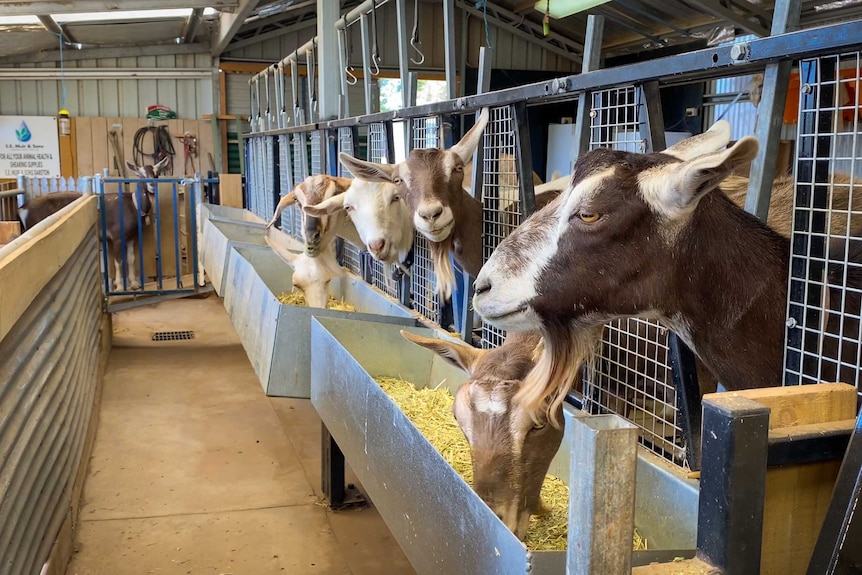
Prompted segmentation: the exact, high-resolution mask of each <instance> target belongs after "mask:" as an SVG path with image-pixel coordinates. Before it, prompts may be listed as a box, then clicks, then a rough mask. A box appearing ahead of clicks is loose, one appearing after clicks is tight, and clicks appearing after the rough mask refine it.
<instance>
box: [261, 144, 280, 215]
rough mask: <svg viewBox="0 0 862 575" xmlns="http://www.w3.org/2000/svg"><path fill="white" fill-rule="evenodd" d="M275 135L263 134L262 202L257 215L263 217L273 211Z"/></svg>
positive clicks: (276, 175)
mask: <svg viewBox="0 0 862 575" xmlns="http://www.w3.org/2000/svg"><path fill="white" fill-rule="evenodd" d="M275 138H276V136H265V137H264V138H263V139H264V147H265V152H264V182H263V188H262V189H261V192H262V193H261V196H262V197H263V202H262V203H261V209H262V213H259V214H258V215H259V216H260V217H262V218H263V219H269V217H271V215H272V213H273V212H274V211H275V198H274V194H275V192H274V190H275V180H276V178H277V177H278V174H277V173H276V165H275V164H276V158H275V147H276V142H275Z"/></svg>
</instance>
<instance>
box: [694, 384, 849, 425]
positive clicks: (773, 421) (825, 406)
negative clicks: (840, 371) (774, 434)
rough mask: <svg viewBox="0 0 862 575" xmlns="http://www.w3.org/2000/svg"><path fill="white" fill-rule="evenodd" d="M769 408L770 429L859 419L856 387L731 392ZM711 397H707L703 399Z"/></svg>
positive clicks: (789, 388) (836, 386) (787, 388)
mask: <svg viewBox="0 0 862 575" xmlns="http://www.w3.org/2000/svg"><path fill="white" fill-rule="evenodd" d="M728 393H731V394H732V395H740V396H743V397H746V398H748V399H753V400H754V401H757V402H758V403H762V404H763V405H765V406H767V407H768V408H769V409H770V410H771V412H770V414H769V429H778V428H779V427H793V426H797V425H806V424H809V423H828V422H830V421H841V420H845V419H854V418H855V417H856V388H855V387H853V386H852V385H847V384H846V383H821V384H818V385H793V386H788V387H766V388H762V389H746V390H745V391H733V392H728ZM710 395H711V394H708V395H704V399H706V398H708V397H710Z"/></svg>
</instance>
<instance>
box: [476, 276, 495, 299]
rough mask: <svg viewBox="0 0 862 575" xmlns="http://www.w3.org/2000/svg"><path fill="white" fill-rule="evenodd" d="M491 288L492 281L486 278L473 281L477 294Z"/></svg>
mask: <svg viewBox="0 0 862 575" xmlns="http://www.w3.org/2000/svg"><path fill="white" fill-rule="evenodd" d="M490 289H491V282H490V281H489V280H487V279H485V278H482V279H477V280H476V281H475V282H473V291H474V292H475V293H476V295H479V294H481V293H485V292H486V291H489V290H490Z"/></svg>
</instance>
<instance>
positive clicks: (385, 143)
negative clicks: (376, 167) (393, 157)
mask: <svg viewBox="0 0 862 575" xmlns="http://www.w3.org/2000/svg"><path fill="white" fill-rule="evenodd" d="M368 161H369V162H388V161H389V140H388V138H387V136H386V125H385V124H383V123H380V122H378V123H376V124H369V125H368Z"/></svg>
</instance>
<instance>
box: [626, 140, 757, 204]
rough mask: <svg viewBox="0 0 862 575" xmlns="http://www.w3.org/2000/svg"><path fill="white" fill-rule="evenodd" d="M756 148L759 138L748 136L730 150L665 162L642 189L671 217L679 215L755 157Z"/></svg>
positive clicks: (643, 182) (648, 178) (650, 199)
mask: <svg viewBox="0 0 862 575" xmlns="http://www.w3.org/2000/svg"><path fill="white" fill-rule="evenodd" d="M757 149H758V144H757V140H756V139H755V138H753V137H751V136H746V137H744V138H742V139H741V140H739V141H738V142H737V143H736V144H734V145H733V147H731V148H730V149H727V150H723V151H721V152H715V153H712V154H706V155H704V156H699V157H697V158H695V159H693V160H689V161H687V162H681V163H678V164H666V165H665V166H664V169H661V170H659V173H656V174H653V175H650V176H648V177H646V178H642V179H641V189H642V192H643V193H644V197H645V198H647V200H648V201H649V202H650V203H653V204H654V205H655V207H657V208H658V209H659V210H660V211H662V212H663V213H665V214H666V215H667V216H668V217H670V218H675V217H679V216H681V215H683V214H685V213H687V212H690V211H691V210H693V209H694V208H695V207H696V206H697V203H698V202H699V201H700V199H701V198H702V197H703V196H705V195H706V194H707V193H709V192H711V191H712V190H714V189H715V188H716V187H718V185H719V184H721V182H722V181H723V180H724V179H725V178H726V177H727V176H729V175H730V173H731V172H733V171H734V170H735V169H736V168H738V167H739V166H741V165H743V164H745V163H746V162H749V161H751V160H753V159H754V156H756V155H757ZM650 186H652V187H653V189H652V190H649V187H650ZM656 204H657V205H656Z"/></svg>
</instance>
